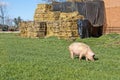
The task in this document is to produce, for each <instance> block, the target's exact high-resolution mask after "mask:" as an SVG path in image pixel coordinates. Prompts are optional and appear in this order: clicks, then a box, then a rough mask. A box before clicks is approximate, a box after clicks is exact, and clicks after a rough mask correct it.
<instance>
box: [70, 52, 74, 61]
mask: <svg viewBox="0 0 120 80" xmlns="http://www.w3.org/2000/svg"><path fill="white" fill-rule="evenodd" d="M70 56H71V58H72V59H74V55H73V52H72V51H70Z"/></svg>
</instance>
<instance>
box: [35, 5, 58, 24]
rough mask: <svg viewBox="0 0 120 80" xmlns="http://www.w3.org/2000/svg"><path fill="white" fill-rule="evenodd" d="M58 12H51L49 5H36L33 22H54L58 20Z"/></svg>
mask: <svg viewBox="0 0 120 80" xmlns="http://www.w3.org/2000/svg"><path fill="white" fill-rule="evenodd" d="M59 15H60V11H55V12H52V11H51V5H49V4H38V6H37V9H36V10H35V15H34V21H35V22H41V21H55V20H58V19H59Z"/></svg>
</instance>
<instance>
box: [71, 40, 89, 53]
mask: <svg viewBox="0 0 120 80" xmlns="http://www.w3.org/2000/svg"><path fill="white" fill-rule="evenodd" d="M87 48H88V46H87V45H86V44H84V43H80V42H74V43H72V44H71V45H70V46H69V50H71V51H72V52H74V53H77V54H78V53H80V52H81V51H86V50H87Z"/></svg>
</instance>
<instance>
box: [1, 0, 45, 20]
mask: <svg viewBox="0 0 120 80" xmlns="http://www.w3.org/2000/svg"><path fill="white" fill-rule="evenodd" d="M0 1H1V2H4V3H7V7H6V8H7V10H6V11H7V15H9V17H10V18H17V17H18V16H20V17H21V19H23V20H33V19H34V12H35V9H36V7H37V4H38V3H43V2H44V1H43V0H0Z"/></svg>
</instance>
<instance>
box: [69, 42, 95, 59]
mask: <svg viewBox="0 0 120 80" xmlns="http://www.w3.org/2000/svg"><path fill="white" fill-rule="evenodd" d="M69 51H70V55H71V58H72V59H74V55H77V56H79V60H81V58H82V57H83V56H84V57H85V58H86V61H88V60H91V61H94V56H95V54H94V53H93V51H92V50H91V49H90V47H89V46H88V45H87V44H84V43H80V42H74V43H72V44H71V45H70V46H69Z"/></svg>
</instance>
